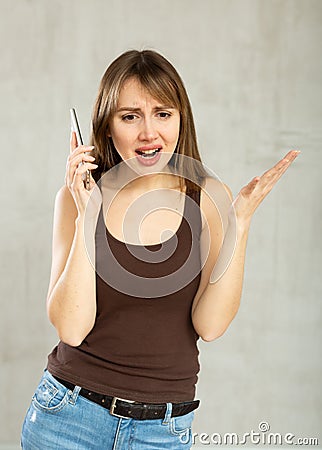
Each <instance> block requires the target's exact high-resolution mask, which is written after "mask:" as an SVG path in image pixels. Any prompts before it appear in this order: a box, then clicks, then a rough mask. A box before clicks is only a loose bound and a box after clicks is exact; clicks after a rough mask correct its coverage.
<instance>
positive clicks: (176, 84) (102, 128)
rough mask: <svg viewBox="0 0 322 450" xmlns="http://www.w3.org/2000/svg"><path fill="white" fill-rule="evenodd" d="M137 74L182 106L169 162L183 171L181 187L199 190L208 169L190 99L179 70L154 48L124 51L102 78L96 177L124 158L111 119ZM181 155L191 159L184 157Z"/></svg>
mask: <svg viewBox="0 0 322 450" xmlns="http://www.w3.org/2000/svg"><path fill="white" fill-rule="evenodd" d="M133 77H134V78H136V79H137V80H138V81H139V82H140V83H141V84H142V85H143V87H144V88H145V89H147V91H148V92H149V94H150V95H151V96H152V97H154V98H156V99H158V100H159V101H161V102H162V103H164V104H171V105H173V106H174V107H175V108H177V109H178V111H179V113H180V133H179V139H178V143H177V146H176V149H175V152H174V154H173V156H172V158H171V159H170V161H169V165H172V166H173V167H174V168H175V169H176V173H179V174H180V189H181V190H183V189H184V185H186V186H187V190H188V189H193V190H194V189H196V188H197V186H196V185H199V186H200V185H201V184H203V181H204V179H205V177H206V176H207V172H206V170H205V169H204V167H203V165H202V163H201V158H200V154H199V150H198V145H197V139H196V131H195V126H194V120H193V115H192V110H191V105H190V102H189V98H188V95H187V92H186V89H185V87H184V84H183V81H182V80H181V78H180V76H179V74H178V72H177V71H176V69H175V68H174V67H173V66H172V64H171V63H170V62H169V61H168V60H167V59H166V58H164V57H163V56H162V55H160V54H159V53H157V52H155V51H154V50H143V51H138V50H129V51H127V52H125V53H123V54H121V55H120V56H119V57H118V58H116V59H115V60H114V61H113V62H112V63H111V64H110V66H109V67H108V68H107V70H106V72H105V73H104V75H103V77H102V80H101V83H100V87H99V91H98V95H97V99H96V102H95V105H94V109H93V115H92V134H91V145H94V146H95V150H94V151H93V155H94V156H95V158H96V161H95V163H96V164H98V168H97V169H96V170H95V171H93V177H94V179H95V180H96V181H97V180H98V179H99V177H100V176H101V175H102V174H103V173H104V172H106V171H108V170H109V169H111V168H112V167H113V166H115V165H116V164H118V163H120V162H121V161H122V158H121V156H120V155H119V153H118V152H117V150H116V148H115V147H114V144H113V141H112V139H111V138H110V137H108V130H109V122H110V119H111V117H112V115H113V114H114V112H115V111H116V109H117V102H118V98H119V94H120V91H121V89H122V87H123V85H124V83H125V82H126V81H127V80H128V79H130V78H133ZM177 155H185V156H188V157H190V158H180V157H178V156H177ZM194 161H199V163H194ZM186 177H187V178H186ZM191 180H194V181H196V183H194V182H193V181H191ZM195 184H196V185H195ZM197 189H198V188H197Z"/></svg>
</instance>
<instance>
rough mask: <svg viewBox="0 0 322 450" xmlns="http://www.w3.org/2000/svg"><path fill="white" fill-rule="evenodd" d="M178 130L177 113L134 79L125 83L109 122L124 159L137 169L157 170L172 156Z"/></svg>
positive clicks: (178, 116)
mask: <svg viewBox="0 0 322 450" xmlns="http://www.w3.org/2000/svg"><path fill="white" fill-rule="evenodd" d="M179 132H180V113H179V111H178V109H176V108H175V107H174V106H173V105H164V104H162V103H161V102H160V101H158V100H157V99H155V98H154V97H152V96H151V95H150V94H149V93H148V91H147V90H146V89H145V88H144V87H143V86H142V84H141V83H140V82H139V81H138V80H137V79H135V78H131V79H129V80H128V81H126V82H125V83H124V86H123V87H122V89H121V92H120V96H119V99H118V105H117V110H116V112H115V113H114V115H113V116H112V119H111V121H110V137H111V138H112V140H113V143H114V146H115V148H116V150H117V151H118V153H119V154H120V156H121V158H122V159H123V161H128V162H129V160H130V159H131V158H132V160H131V164H132V162H133V164H134V165H135V166H136V167H137V168H138V169H139V170H140V169H144V168H149V169H152V168H153V170H155V169H156V168H157V169H158V170H160V168H161V167H160V166H162V168H163V167H164V166H165V165H166V164H167V163H168V161H169V160H170V159H171V156H172V154H173V153H174V151H175V148H176V145H177V142H178V139H179Z"/></svg>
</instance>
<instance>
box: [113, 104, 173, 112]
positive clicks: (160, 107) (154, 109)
mask: <svg viewBox="0 0 322 450" xmlns="http://www.w3.org/2000/svg"><path fill="white" fill-rule="evenodd" d="M164 109H175V107H174V106H169V105H162V106H156V107H155V108H153V111H161V110H164ZM122 111H130V112H141V111H142V110H141V108H133V107H131V106H122V107H121V108H118V109H117V110H116V112H117V113H119V112H122Z"/></svg>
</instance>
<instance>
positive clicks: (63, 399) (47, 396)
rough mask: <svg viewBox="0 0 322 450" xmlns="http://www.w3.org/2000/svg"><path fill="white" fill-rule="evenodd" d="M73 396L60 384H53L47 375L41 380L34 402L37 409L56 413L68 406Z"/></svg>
mask: <svg viewBox="0 0 322 450" xmlns="http://www.w3.org/2000/svg"><path fill="white" fill-rule="evenodd" d="M71 395H72V392H71V391H69V390H68V389H67V388H66V387H65V386H63V385H61V384H60V383H58V382H57V383H54V382H52V381H51V380H50V379H49V378H48V376H47V375H46V373H45V374H44V376H43V377H42V379H41V380H40V383H39V385H38V387H37V389H36V392H35V394H34V396H33V398H32V402H33V404H34V406H35V407H36V408H38V409H40V410H42V411H47V412H51V413H56V412H59V411H61V410H62V409H63V408H64V407H65V406H66V405H67V404H68V401H69V399H70V397H71Z"/></svg>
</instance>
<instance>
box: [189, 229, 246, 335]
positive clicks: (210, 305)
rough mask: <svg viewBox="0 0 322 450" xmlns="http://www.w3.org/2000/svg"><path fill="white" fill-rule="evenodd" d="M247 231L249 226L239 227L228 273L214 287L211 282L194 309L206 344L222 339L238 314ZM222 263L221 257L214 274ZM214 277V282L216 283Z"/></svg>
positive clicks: (197, 324) (194, 316) (196, 322)
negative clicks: (220, 337)
mask: <svg viewBox="0 0 322 450" xmlns="http://www.w3.org/2000/svg"><path fill="white" fill-rule="evenodd" d="M235 230H236V231H235ZM248 231H249V224H247V225H238V226H237V227H236V229H234V234H235V239H236V245H235V249H234V253H233V256H232V258H231V260H230V263H229V265H228V267H227V269H226V270H225V272H224V274H223V275H222V276H221V277H220V278H219V279H218V280H217V281H216V282H215V283H211V282H210V281H209V283H208V284H207V287H206V288H205V290H204V292H203V294H202V295H201V297H200V298H199V300H198V302H197V304H196V305H195V306H194V307H193V309H192V321H193V325H194V328H195V330H196V332H197V333H198V334H199V336H200V337H201V338H202V339H203V340H204V341H212V340H214V339H216V338H217V337H219V336H221V335H222V334H223V333H224V332H225V330H226V329H227V327H228V326H229V324H230V322H231V321H232V320H233V318H234V317H235V315H236V313H237V311H238V308H239V304H240V298H241V293H242V286H243V277H244V265H245V254H246V245H247V238H248ZM226 245H228V247H230V246H231V239H230V242H229V243H228V244H227V242H226ZM224 246H225V242H224V244H223V247H224ZM220 263H221V261H220V256H219V258H218V261H217V263H216V266H215V267H214V270H213V274H214V272H215V271H216V269H217V267H218V266H217V264H219V266H220ZM213 274H212V276H211V279H213Z"/></svg>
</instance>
